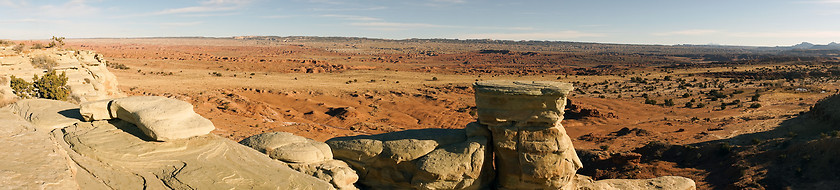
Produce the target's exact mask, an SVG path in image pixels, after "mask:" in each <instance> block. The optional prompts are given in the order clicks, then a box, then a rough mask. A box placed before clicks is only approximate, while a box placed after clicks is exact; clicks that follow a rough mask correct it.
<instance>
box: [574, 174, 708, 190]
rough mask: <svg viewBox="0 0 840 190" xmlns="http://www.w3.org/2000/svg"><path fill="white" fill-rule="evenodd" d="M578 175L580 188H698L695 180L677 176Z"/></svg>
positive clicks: (608, 189)
mask: <svg viewBox="0 0 840 190" xmlns="http://www.w3.org/2000/svg"><path fill="white" fill-rule="evenodd" d="M577 177H578V178H577V180H576V183H575V184H576V185H577V186H578V187H577V189H579V190H623V189H668V190H693V189H697V185H696V184H695V183H694V180H691V179H688V178H684V177H677V176H662V177H657V178H651V179H605V180H598V181H592V179H591V178H589V177H587V176H583V175H578V176H577Z"/></svg>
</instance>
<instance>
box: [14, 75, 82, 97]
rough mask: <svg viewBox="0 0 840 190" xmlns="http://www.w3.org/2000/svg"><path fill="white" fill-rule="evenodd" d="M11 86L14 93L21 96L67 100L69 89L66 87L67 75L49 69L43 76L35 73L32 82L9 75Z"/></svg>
mask: <svg viewBox="0 0 840 190" xmlns="http://www.w3.org/2000/svg"><path fill="white" fill-rule="evenodd" d="M11 79H12V80H11V86H12V90H14V92H15V94H16V95H17V96H18V97H21V98H46V99H53V100H67V97H68V96H69V94H70V90H69V89H67V75H66V74H65V73H64V72H61V74H60V75H59V74H57V73H56V72H55V71H50V72H49V73H47V74H44V76H43V77H38V75H35V76H34V77H33V78H32V81H33V82H32V83H30V82H26V81H25V80H23V79H21V78H17V77H15V76H12V77H11Z"/></svg>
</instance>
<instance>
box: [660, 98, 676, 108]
mask: <svg viewBox="0 0 840 190" xmlns="http://www.w3.org/2000/svg"><path fill="white" fill-rule="evenodd" d="M662 105H664V106H668V107H671V106H674V100H672V99H665V103H663V104H662Z"/></svg>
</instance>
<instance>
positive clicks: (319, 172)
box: [239, 132, 359, 189]
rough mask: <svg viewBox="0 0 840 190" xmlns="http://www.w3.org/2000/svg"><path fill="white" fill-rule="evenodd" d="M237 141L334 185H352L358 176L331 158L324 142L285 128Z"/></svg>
mask: <svg viewBox="0 0 840 190" xmlns="http://www.w3.org/2000/svg"><path fill="white" fill-rule="evenodd" d="M239 143H240V144H243V145H245V146H248V147H251V148H253V149H255V150H257V151H260V152H262V153H265V154H267V155H268V156H269V157H271V158H273V159H276V160H279V161H282V162H288V165H289V167H291V168H292V169H294V170H297V171H299V172H303V173H305V174H308V175H311V176H314V177H316V178H318V179H321V180H324V181H328V182H330V183H331V184H333V186H334V187H335V188H336V189H356V186H354V184H355V183H356V181H358V180H359V176H358V175H357V174H356V171H354V170H353V169H351V168H350V166H348V165H347V163H344V162H343V161H339V160H333V154H332V151H331V150H330V146H329V145H327V144H326V143H323V142H318V141H315V140H312V139H308V138H305V137H301V136H297V135H294V134H292V133H286V132H272V133H263V134H259V135H254V136H251V137H248V138H245V139H243V140H242V141H239Z"/></svg>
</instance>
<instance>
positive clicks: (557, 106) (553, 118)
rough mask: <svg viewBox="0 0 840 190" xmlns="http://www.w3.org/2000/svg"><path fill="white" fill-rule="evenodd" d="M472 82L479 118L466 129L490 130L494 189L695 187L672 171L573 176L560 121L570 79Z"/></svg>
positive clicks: (573, 160)
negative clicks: (656, 175) (654, 174)
mask: <svg viewBox="0 0 840 190" xmlns="http://www.w3.org/2000/svg"><path fill="white" fill-rule="evenodd" d="M474 87H475V90H476V95H475V102H476V107H477V108H478V121H479V123H478V124H473V125H474V126H472V128H482V127H486V128H487V129H488V130H489V131H490V134H491V135H492V139H493V150H494V155H495V163H496V169H497V173H498V176H497V178H496V180H497V183H498V184H497V185H498V186H497V188H499V189H676V190H687V189H695V188H696V186H695V184H694V181H693V180H691V179H688V178H684V177H676V176H666V177H659V178H654V179H644V180H636V179H633V180H628V179H608V180H600V181H593V180H592V179H591V178H589V177H587V176H582V175H576V174H575V173H576V172H577V170H578V169H580V168H582V167H583V165H582V164H581V162H580V158H578V156H577V153H576V152H575V149H574V147H573V146H572V141H571V139H570V138H569V136H568V135H567V134H566V130H565V129H564V128H563V126H562V125H560V121H561V120H562V119H563V110H564V107H565V103H566V102H567V101H566V97H567V96H568V94H569V92H571V91H572V86H571V84H568V83H560V82H523V81H489V82H478V83H476V84H475V86H474ZM475 125H478V126H475ZM474 131H480V130H474ZM478 133H480V132H478Z"/></svg>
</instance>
